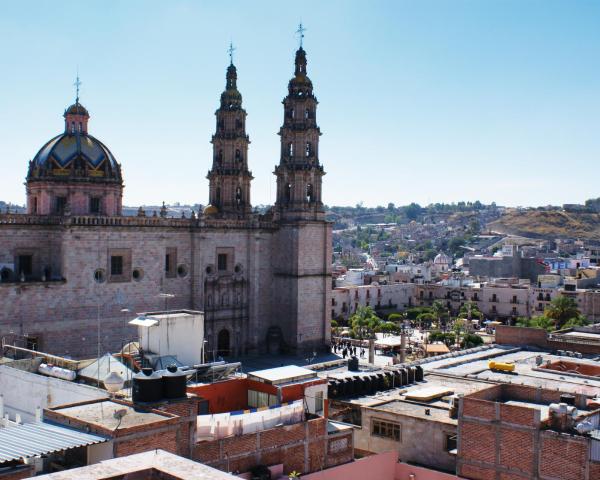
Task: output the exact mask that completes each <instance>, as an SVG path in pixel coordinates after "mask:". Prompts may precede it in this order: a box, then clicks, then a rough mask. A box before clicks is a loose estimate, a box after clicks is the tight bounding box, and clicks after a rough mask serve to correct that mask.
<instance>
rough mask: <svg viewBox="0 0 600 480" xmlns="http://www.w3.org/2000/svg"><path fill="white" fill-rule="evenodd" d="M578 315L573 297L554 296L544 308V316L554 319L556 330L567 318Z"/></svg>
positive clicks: (560, 327)
mask: <svg viewBox="0 0 600 480" xmlns="http://www.w3.org/2000/svg"><path fill="white" fill-rule="evenodd" d="M579 315H580V312H579V309H578V308H577V303H576V302H575V299H573V298H571V297H565V296H563V295H560V296H558V297H556V298H554V299H553V300H552V301H551V302H550V305H548V307H546V310H544V316H545V317H548V318H550V319H552V320H553V321H554V328H555V329H556V330H560V329H562V328H563V327H564V325H565V324H566V323H567V322H568V321H569V320H571V319H574V318H578V317H579Z"/></svg>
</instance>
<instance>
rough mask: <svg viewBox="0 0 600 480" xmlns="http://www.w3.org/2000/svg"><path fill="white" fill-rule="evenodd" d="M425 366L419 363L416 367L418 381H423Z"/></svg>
mask: <svg viewBox="0 0 600 480" xmlns="http://www.w3.org/2000/svg"><path fill="white" fill-rule="evenodd" d="M423 375H424V374H423V367H422V366H421V365H417V366H416V367H415V380H416V381H417V382H422V381H423Z"/></svg>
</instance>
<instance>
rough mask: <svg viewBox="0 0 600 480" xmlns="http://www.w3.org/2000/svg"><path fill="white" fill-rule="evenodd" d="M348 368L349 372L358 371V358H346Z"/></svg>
mask: <svg viewBox="0 0 600 480" xmlns="http://www.w3.org/2000/svg"><path fill="white" fill-rule="evenodd" d="M348 370H349V371H351V372H358V371H359V370H360V369H359V368H358V358H356V357H351V358H350V359H349V360H348Z"/></svg>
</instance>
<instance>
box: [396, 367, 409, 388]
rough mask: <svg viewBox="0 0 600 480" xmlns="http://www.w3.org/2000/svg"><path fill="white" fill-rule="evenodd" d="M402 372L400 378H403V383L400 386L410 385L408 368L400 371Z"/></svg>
mask: <svg viewBox="0 0 600 480" xmlns="http://www.w3.org/2000/svg"><path fill="white" fill-rule="evenodd" d="M398 371H399V372H400V376H401V377H402V382H401V383H400V385H408V372H407V371H406V368H401V369H399V370H398Z"/></svg>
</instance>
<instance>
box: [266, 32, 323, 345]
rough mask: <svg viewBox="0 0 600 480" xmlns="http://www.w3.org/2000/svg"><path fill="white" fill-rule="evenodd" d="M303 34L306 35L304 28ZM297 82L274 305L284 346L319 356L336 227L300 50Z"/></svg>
mask: <svg viewBox="0 0 600 480" xmlns="http://www.w3.org/2000/svg"><path fill="white" fill-rule="evenodd" d="M298 31H299V32H300V34H301V37H300V38H301V41H302V33H303V27H302V25H300V27H299V29H298ZM295 63H296V68H295V74H294V77H293V78H292V79H291V80H290V81H289V83H288V95H287V96H286V97H285V99H284V100H283V105H284V121H283V126H282V127H281V130H280V131H279V135H280V136H281V157H280V160H279V165H278V166H277V167H276V168H275V175H276V176H277V201H276V203H275V209H274V210H275V211H274V213H275V218H276V219H277V222H278V224H279V228H278V230H277V232H276V233H275V238H274V240H275V248H274V249H273V252H272V259H271V261H272V265H273V272H274V276H275V288H274V289H273V293H272V297H273V305H276V306H277V307H276V318H277V324H275V325H272V326H271V330H270V331H271V332H272V335H273V332H275V331H277V329H279V331H280V334H281V338H282V344H283V345H284V347H285V348H286V349H287V350H289V351H295V352H299V353H300V352H303V353H304V352H306V353H307V354H308V355H311V354H312V352H317V351H320V350H321V349H322V348H324V347H325V346H326V345H328V344H329V343H330V325H331V262H332V243H331V223H330V222H327V221H326V220H325V212H324V208H323V203H322V200H321V183H322V177H323V175H324V174H325V172H324V171H323V167H322V166H321V164H320V162H319V136H320V135H321V132H320V131H319V127H318V126H317V121H316V109H317V99H316V98H315V96H314V95H313V86H312V82H311V81H310V79H309V78H308V76H307V75H306V52H305V51H304V49H303V48H302V43H301V44H300V48H299V49H298V50H297V51H296V61H295Z"/></svg>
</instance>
